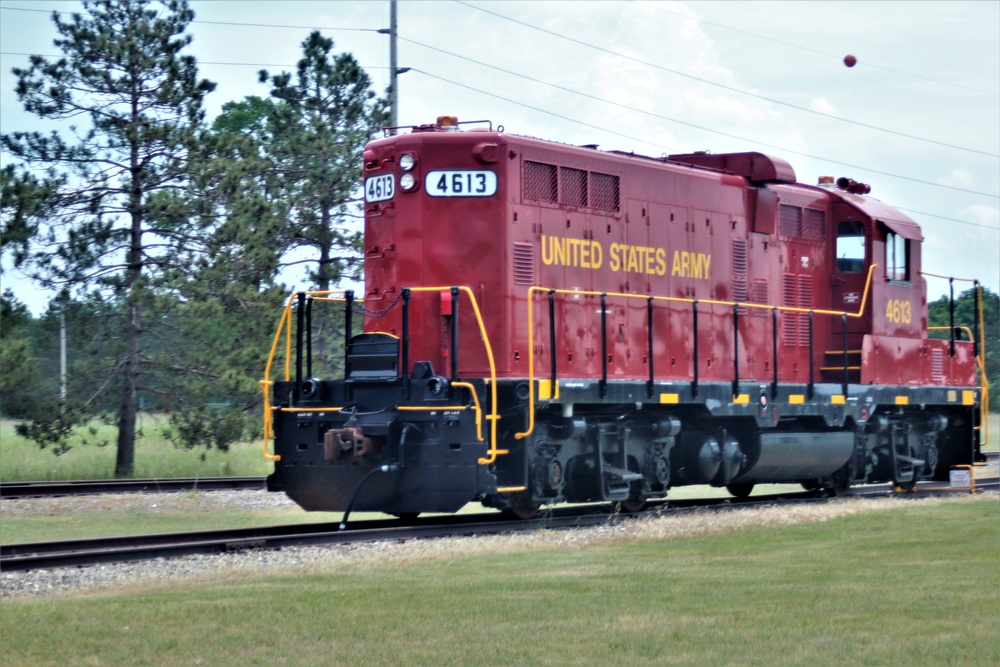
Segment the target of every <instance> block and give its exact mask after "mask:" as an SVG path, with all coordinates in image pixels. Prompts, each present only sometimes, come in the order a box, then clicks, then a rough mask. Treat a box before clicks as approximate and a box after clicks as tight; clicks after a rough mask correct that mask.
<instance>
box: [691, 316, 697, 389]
mask: <svg viewBox="0 0 1000 667" xmlns="http://www.w3.org/2000/svg"><path fill="white" fill-rule="evenodd" d="M691 325H692V328H693V329H694V334H693V335H694V350H693V353H694V373H693V374H692V378H691V395H692V396H697V395H698V299H695V300H694V301H692V302H691Z"/></svg>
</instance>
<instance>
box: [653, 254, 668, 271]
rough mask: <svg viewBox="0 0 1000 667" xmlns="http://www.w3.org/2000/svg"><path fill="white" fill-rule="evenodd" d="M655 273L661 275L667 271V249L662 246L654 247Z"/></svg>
mask: <svg viewBox="0 0 1000 667" xmlns="http://www.w3.org/2000/svg"><path fill="white" fill-rule="evenodd" d="M654 273H656V275H658V276H663V275H666V273H667V251H666V250H664V249H663V248H657V249H656V271H654Z"/></svg>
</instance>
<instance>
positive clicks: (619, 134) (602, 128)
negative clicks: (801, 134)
mask: <svg viewBox="0 0 1000 667" xmlns="http://www.w3.org/2000/svg"><path fill="white" fill-rule="evenodd" d="M410 71H412V72H416V73H418V74H423V75H424V76H427V77H430V78H432V79H437V80H439V81H443V82H445V83H448V84H451V85H454V86H458V87H460V88H465V89H466V90H471V91H473V92H476V93H481V94H483V95H487V96H489V97H493V98H496V99H498V100H502V101H504V102H509V103H510V104H514V105H517V106H520V107H524V108H525V109H531V110H532V111H537V112H539V113H543V114H545V115H547V116H552V117H554V118H558V119H560V120H565V121H568V122H570V123H575V124H577V125H581V126H583V127H589V128H592V129H595V130H600V131H601V132H605V133H607V134H611V135H614V136H616V137H622V138H623V139H629V140H630V141H638V142H642V143H649V139H648V138H642V137H634V136H632V135H629V134H624V133H622V132H618V131H616V130H613V129H610V128H608V127H605V126H603V125H594V124H593V123H588V122H586V121H582V120H579V119H576V118H570V117H569V116H564V115H562V114H559V113H556V112H554V111H549V110H548V109H542V108H541V107H536V106H533V105H531V104H527V103H525V102H521V101H519V100H513V99H511V98H509V97H504V96H503V95H498V94H496V93H491V92H488V91H485V90H482V89H479V88H475V87H474V86H469V85H467V84H464V83H460V82H458V81H453V80H451V79H447V78H445V77H443V76H438V75H437V74H432V73H430V72H427V71H424V70H422V69H418V68H416V67H413V68H411V69H410ZM755 143H758V144H760V142H755ZM760 145H762V146H768V147H769V148H776V146H770V145H769V144H760ZM659 148H664V149H666V147H665V146H659ZM667 151H668V152H669V149H667ZM788 152H790V153H795V154H797V155H803V156H805V157H813V156H811V155H807V154H805V153H800V152H798V151H792V150H789V151H788ZM815 159H822V158H815ZM828 162H831V163H832V164H838V165H840V166H844V167H850V168H852V169H860V170H862V171H867V172H871V173H873V174H881V175H883V176H892V177H894V178H902V179H905V180H910V181H916V182H918V183H923V184H926V185H934V186H937V187H942V188H950V189H956V190H958V189H960V188H951V187H950V186H947V185H939V184H937V183H931V182H929V181H920V180H917V179H913V178H908V177H906V176H898V175H896V174H890V173H887V172H883V171H878V170H876V169H869V168H868V167H861V166H857V165H851V164H847V163H844V162H837V161H836V160H828ZM975 194H985V193H975ZM987 196H994V195H987ZM897 208H898V207H897ZM901 210H902V209H901ZM921 215H929V216H931V217H935V218H941V219H943V220H950V221H952V222H958V223H961V224H963V225H971V226H973V227H983V228H984V229H990V230H993V231H1000V228H997V227H992V226H990V225H984V224H981V223H978V222H969V221H968V220H959V219H957V218H946V217H944V216H940V215H934V214H931V213H927V214H921Z"/></svg>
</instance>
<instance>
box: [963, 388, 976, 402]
mask: <svg viewBox="0 0 1000 667" xmlns="http://www.w3.org/2000/svg"><path fill="white" fill-rule="evenodd" d="M975 404H976V392H974V391H968V390H963V391H962V405H975Z"/></svg>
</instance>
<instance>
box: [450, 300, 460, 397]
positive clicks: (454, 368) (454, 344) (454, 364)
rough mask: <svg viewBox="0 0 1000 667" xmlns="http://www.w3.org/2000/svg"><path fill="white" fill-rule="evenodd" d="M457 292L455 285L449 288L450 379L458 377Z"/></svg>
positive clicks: (454, 379) (453, 379)
mask: <svg viewBox="0 0 1000 667" xmlns="http://www.w3.org/2000/svg"><path fill="white" fill-rule="evenodd" d="M458 293H459V289H458V288H457V287H452V288H451V381H452V382H454V381H456V380H457V379H458Z"/></svg>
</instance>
